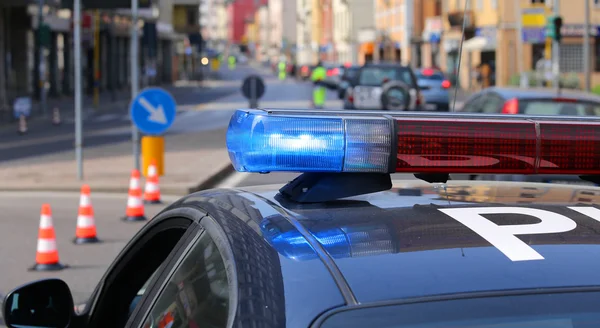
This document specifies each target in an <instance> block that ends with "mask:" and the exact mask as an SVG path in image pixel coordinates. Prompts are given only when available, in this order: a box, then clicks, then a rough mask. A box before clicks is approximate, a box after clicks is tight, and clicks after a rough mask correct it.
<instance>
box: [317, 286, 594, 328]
mask: <svg viewBox="0 0 600 328" xmlns="http://www.w3.org/2000/svg"><path fill="white" fill-rule="evenodd" d="M598 302H600V294H599V293H591V292H588V293H556V294H552V293H546V294H532V295H516V296H498V297H488V298H468V299H450V300H444V301H435V302H423V303H413V304H404V305H389V306H379V307H367V308H357V309H354V310H348V311H343V312H339V313H336V314H333V315H331V316H330V317H328V318H327V319H325V321H324V322H323V324H321V325H320V327H322V328H333V327H344V328H355V327H356V328H358V327H361V328H362V327H387V328H394V327H398V328H400V327H402V328H405V327H409V328H417V327H418V328H442V327H444V328H448V327H452V328H455V327H456V328H458V327H461V328H475V327H477V328H517V327H527V328H547V327H556V328H575V327H598V325H600V311H599V310H598V307H597V304H598Z"/></svg>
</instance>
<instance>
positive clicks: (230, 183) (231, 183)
mask: <svg viewBox="0 0 600 328" xmlns="http://www.w3.org/2000/svg"><path fill="white" fill-rule="evenodd" d="M247 177H248V173H241V172H233V173H232V174H230V175H229V176H228V177H227V178H225V179H224V180H223V181H221V183H219V184H218V185H217V186H216V187H215V188H236V187H238V185H239V184H240V183H242V181H244V180H246V178H247Z"/></svg>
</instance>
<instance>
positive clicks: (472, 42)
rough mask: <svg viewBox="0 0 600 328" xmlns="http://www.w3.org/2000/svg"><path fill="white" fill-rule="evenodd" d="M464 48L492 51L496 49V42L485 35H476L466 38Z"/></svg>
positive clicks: (467, 49)
mask: <svg viewBox="0 0 600 328" xmlns="http://www.w3.org/2000/svg"><path fill="white" fill-rule="evenodd" d="M463 49H464V50H466V51H492V50H496V42H494V41H493V40H491V39H489V38H486V37H483V36H476V37H473V38H470V39H469V40H466V41H465V43H464V44H463Z"/></svg>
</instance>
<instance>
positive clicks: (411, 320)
mask: <svg viewBox="0 0 600 328" xmlns="http://www.w3.org/2000/svg"><path fill="white" fill-rule="evenodd" d="M405 114H407V113H390V112H370V113H369V112H347V111H320V112H307V111H301V110H297V111H294V110H238V111H237V112H235V114H234V115H233V117H232V118H231V121H230V125H229V129H228V132H227V147H228V150H229V154H230V158H231V160H232V163H233V165H234V167H235V168H236V169H237V170H238V171H241V172H258V173H267V172H273V171H295V172H302V174H301V175H300V176H299V177H298V178H296V179H295V180H294V181H291V182H289V183H288V184H286V185H284V186H278V187H275V188H274V187H269V186H263V187H255V188H244V189H231V190H230V189H216V190H206V191H201V192H198V193H195V194H191V195H189V196H187V197H184V198H182V199H181V200H179V201H177V202H175V203H174V204H172V205H170V206H168V207H167V208H166V209H164V210H163V211H162V212H161V213H160V214H158V215H157V216H156V217H155V218H154V219H153V220H151V221H150V222H149V223H148V224H147V225H146V226H144V227H143V228H142V229H141V231H140V232H139V233H138V234H137V235H136V236H135V237H134V238H133V239H132V240H131V242H130V243H129V244H128V245H127V246H126V247H125V248H124V249H123V251H122V252H121V253H120V254H119V255H118V257H117V258H116V260H115V262H114V263H113V264H112V265H111V266H110V267H109V269H108V271H107V273H106V274H105V276H104V277H103V278H102V279H101V281H100V283H99V284H98V287H97V288H96V290H95V291H94V292H93V294H92V295H91V297H90V299H89V302H88V303H87V304H86V306H85V307H84V309H83V310H82V311H81V312H78V313H75V311H74V309H73V300H72V298H71V294H70V291H69V288H68V286H67V285H66V284H65V283H64V282H63V281H62V280H59V279H45V280H40V281H37V282H33V283H30V284H28V285H25V286H22V287H19V288H17V289H16V290H13V291H12V292H10V293H9V294H7V297H6V299H5V301H4V304H3V306H4V308H3V311H4V313H3V314H4V316H3V317H4V320H5V322H6V324H7V325H8V326H9V327H24V326H37V327H57V328H65V327H98V328H100V327H325V328H329V327H361V328H362V327H596V326H598V325H599V324H600V310H599V308H598V304H600V275H599V274H598V268H599V267H598V266H597V264H596V260H597V259H598V258H599V257H600V246H599V245H600V208H599V207H598V206H597V205H596V204H598V202H600V188H597V187H582V186H577V187H575V186H554V185H550V184H532V183H515V182H498V181H496V182H483V181H454V180H449V174H454V173H484V172H485V173H519V174H542V173H543V174H564V173H569V174H574V175H580V176H581V177H582V179H589V180H596V179H598V174H599V173H600V151H599V150H600V129H599V125H600V120H599V119H593V118H592V119H585V120H584V119H579V120H577V119H576V118H569V119H565V118H560V117H531V116H527V117H524V116H518V115H516V116H511V117H506V116H489V115H476V116H473V115H469V114H455V115H452V114H448V113H446V114H444V113H437V114H435V113H428V114H424V115H419V116H415V115H414V114H413V115H412V116H410V115H405ZM393 173H410V174H414V176H415V177H417V178H418V180H416V179H415V180H404V181H401V180H398V181H392V180H391V178H390V175H391V174H393ZM140 290H141V291H140ZM597 302H598V303H597ZM132 304H133V305H132ZM130 308H131V309H132V310H130Z"/></svg>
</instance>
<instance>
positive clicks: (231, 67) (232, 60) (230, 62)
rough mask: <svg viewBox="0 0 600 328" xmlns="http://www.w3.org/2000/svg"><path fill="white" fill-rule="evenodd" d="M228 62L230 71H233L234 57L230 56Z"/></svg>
mask: <svg viewBox="0 0 600 328" xmlns="http://www.w3.org/2000/svg"><path fill="white" fill-rule="evenodd" d="M228 60H229V69H231V70H233V69H235V56H234V55H230V56H229V58H228Z"/></svg>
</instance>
